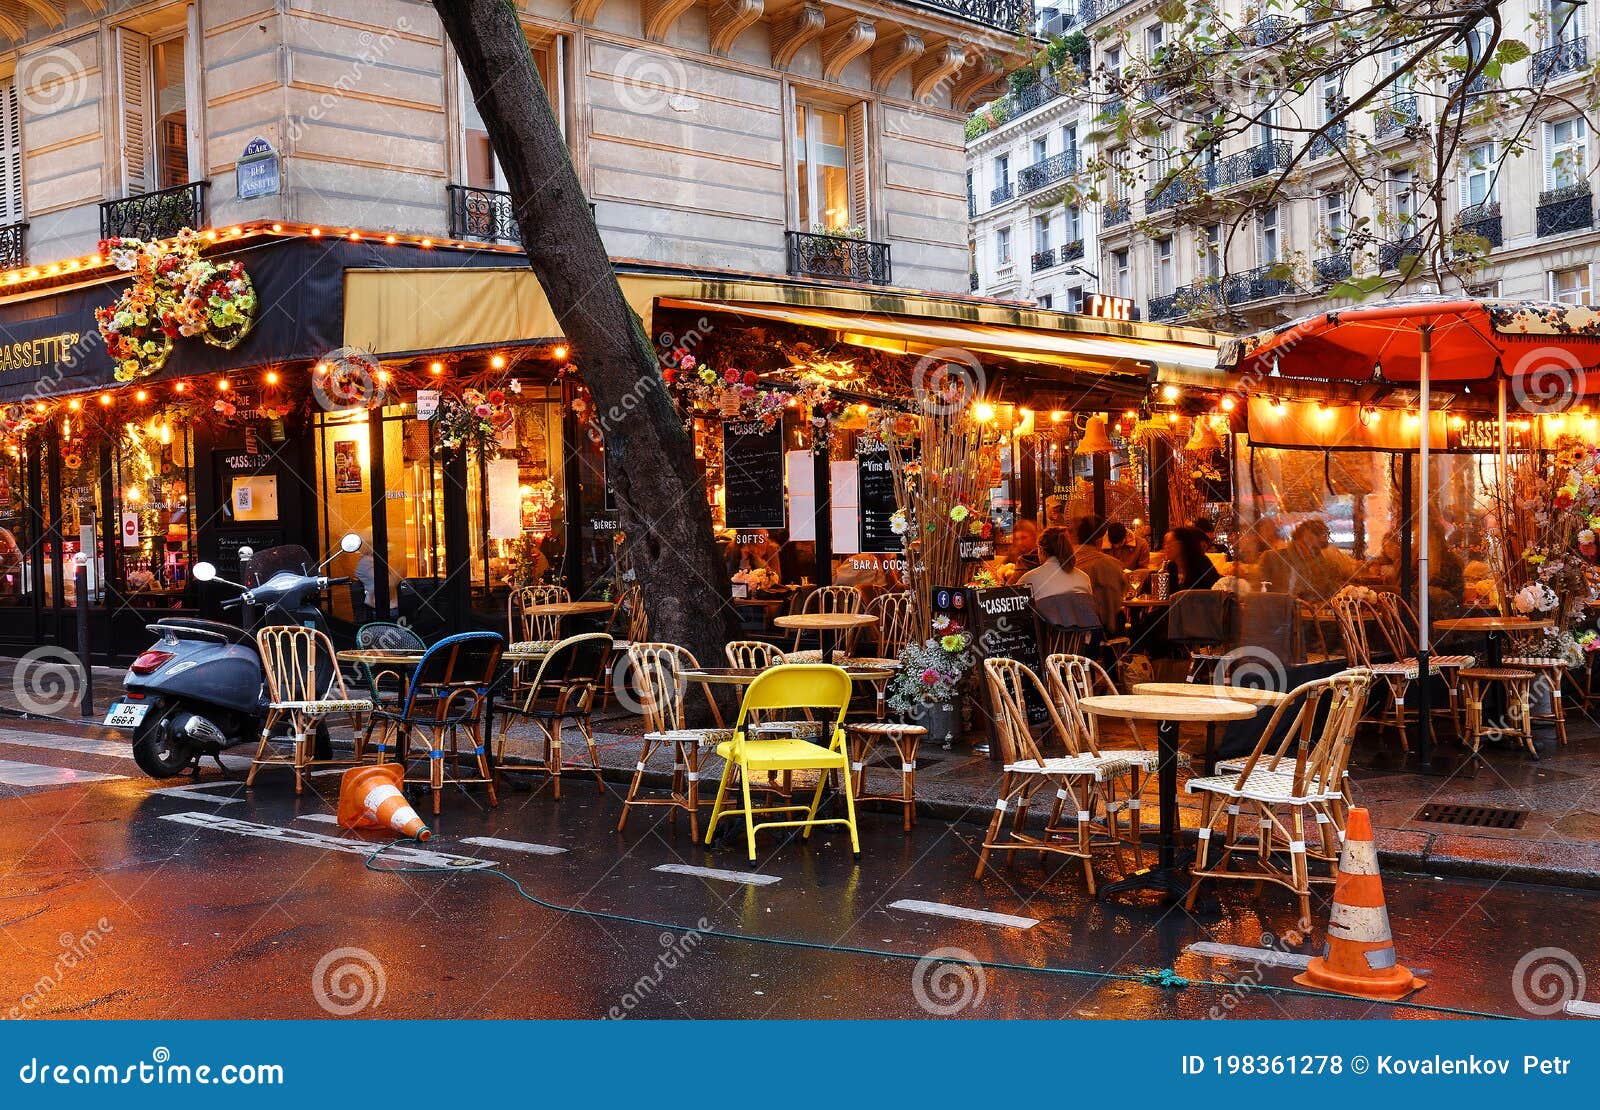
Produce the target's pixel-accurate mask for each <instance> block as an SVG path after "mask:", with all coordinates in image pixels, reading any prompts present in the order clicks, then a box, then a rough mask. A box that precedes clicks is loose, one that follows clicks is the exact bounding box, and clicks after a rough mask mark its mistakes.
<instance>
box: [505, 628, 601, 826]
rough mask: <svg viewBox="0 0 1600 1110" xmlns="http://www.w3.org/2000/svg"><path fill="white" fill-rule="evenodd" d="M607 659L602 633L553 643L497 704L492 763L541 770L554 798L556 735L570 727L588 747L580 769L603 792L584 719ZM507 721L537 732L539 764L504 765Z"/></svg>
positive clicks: (590, 728) (557, 790)
mask: <svg viewBox="0 0 1600 1110" xmlns="http://www.w3.org/2000/svg"><path fill="white" fill-rule="evenodd" d="M610 656H611V637H610V636H607V635H606V634H605V633H603V632H586V633H582V634H580V635H577V636H568V637H567V638H566V639H564V640H557V641H556V643H555V644H554V645H553V646H552V647H551V648H550V651H549V653H548V654H547V655H546V656H545V657H544V659H542V660H541V661H540V663H539V669H538V670H537V671H535V672H534V675H533V678H532V679H530V680H529V681H528V682H527V683H525V684H524V685H523V686H522V688H521V689H520V690H519V691H515V692H514V693H515V696H514V697H510V698H507V699H505V700H504V701H503V702H502V703H501V705H500V710H501V717H500V742H499V744H498V745H497V747H496V748H495V761H496V762H497V763H499V765H500V769H501V771H502V772H507V771H543V772H545V773H546V774H548V775H549V776H550V782H551V788H552V791H553V793H554V794H555V796H556V797H557V798H560V797H561V771H562V767H563V761H562V756H561V734H562V731H563V730H564V729H565V727H566V726H567V725H568V724H572V725H574V726H576V727H577V729H578V734H579V735H580V736H582V737H583V740H584V743H585V744H586V745H588V748H589V764H588V767H587V768H584V769H586V770H590V771H592V772H593V774H594V781H595V786H596V787H597V788H598V789H599V790H600V792H601V793H605V788H606V785H605V780H604V779H603V778H601V776H600V752H599V749H598V748H596V747H595V742H594V724H593V722H592V720H591V718H590V714H591V713H592V712H593V711H594V699H595V695H596V694H598V693H599V692H600V690H601V689H602V688H603V687H604V685H605V681H606V664H607V662H608V661H609V660H610ZM513 717H523V718H526V719H528V720H530V721H532V722H533V723H534V724H536V725H537V726H538V727H539V732H540V734H541V735H542V736H543V738H544V756H543V761H542V762H539V763H522V762H518V763H515V764H508V763H507V762H506V738H507V736H508V735H509V733H510V732H511V719H512V718H513Z"/></svg>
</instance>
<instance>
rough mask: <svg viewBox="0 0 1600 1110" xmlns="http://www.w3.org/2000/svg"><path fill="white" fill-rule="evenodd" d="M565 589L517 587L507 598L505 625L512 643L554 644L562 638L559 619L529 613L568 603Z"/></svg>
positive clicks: (562, 587) (561, 587)
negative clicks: (559, 603)
mask: <svg viewBox="0 0 1600 1110" xmlns="http://www.w3.org/2000/svg"><path fill="white" fill-rule="evenodd" d="M571 600H572V598H571V596H570V595H569V594H568V593H567V590H566V587H565V586H519V587H517V588H516V589H514V590H512V591H511V595H510V596H509V597H508V598H506V624H507V625H508V626H509V627H510V630H511V642H512V643H529V642H534V643H537V642H544V643H554V642H555V641H557V640H559V639H561V618H560V617H553V616H549V615H548V614H543V613H533V612H529V610H530V609H532V608H534V607H535V606H539V605H553V604H556V603H558V602H563V601H571Z"/></svg>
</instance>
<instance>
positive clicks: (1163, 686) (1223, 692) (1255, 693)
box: [1133, 682, 1289, 706]
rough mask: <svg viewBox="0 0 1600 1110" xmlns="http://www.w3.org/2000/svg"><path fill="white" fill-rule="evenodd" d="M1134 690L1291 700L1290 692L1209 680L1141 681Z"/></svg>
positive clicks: (1263, 701)
mask: <svg viewBox="0 0 1600 1110" xmlns="http://www.w3.org/2000/svg"><path fill="white" fill-rule="evenodd" d="M1133 692H1134V693H1135V694H1153V695H1157V696H1160V697H1173V698H1223V699H1225V700H1227V701H1242V702H1248V703H1249V704H1251V705H1267V706H1279V705H1282V704H1283V703H1284V702H1286V701H1288V700H1289V695H1288V694H1286V693H1283V692H1281V691H1278V690H1256V689H1252V688H1251V687H1249V686H1213V685H1211V684H1210V683H1209V682H1140V683H1137V684H1136V685H1135V686H1134V687H1133Z"/></svg>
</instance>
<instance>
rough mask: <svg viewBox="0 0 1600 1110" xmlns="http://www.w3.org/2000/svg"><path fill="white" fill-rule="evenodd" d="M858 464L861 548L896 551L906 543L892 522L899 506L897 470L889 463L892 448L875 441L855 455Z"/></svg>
mask: <svg viewBox="0 0 1600 1110" xmlns="http://www.w3.org/2000/svg"><path fill="white" fill-rule="evenodd" d="M856 462H857V463H858V465H859V473H860V478H859V482H860V485H859V486H858V496H859V497H860V500H861V550H862V551H874V552H897V551H900V550H901V549H902V548H903V547H904V546H905V544H904V541H903V539H902V537H900V536H897V535H895V533H894V528H893V527H892V521H893V519H894V514H895V510H896V509H897V508H898V507H899V506H898V504H897V503H896V501H895V493H894V470H893V468H892V467H891V466H890V464H889V449H888V448H887V447H884V446H883V445H881V444H873V445H872V446H871V447H870V449H868V450H865V451H862V452H861V453H859V454H858V455H857V456H856Z"/></svg>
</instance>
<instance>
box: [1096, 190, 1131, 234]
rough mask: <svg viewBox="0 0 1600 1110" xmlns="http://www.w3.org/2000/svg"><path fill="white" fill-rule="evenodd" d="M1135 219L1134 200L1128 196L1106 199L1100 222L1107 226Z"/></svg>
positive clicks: (1114, 225)
mask: <svg viewBox="0 0 1600 1110" xmlns="http://www.w3.org/2000/svg"><path fill="white" fill-rule="evenodd" d="M1131 219H1133V201H1131V200H1129V199H1128V198H1127V197H1113V198H1112V199H1111V200H1108V201H1106V205H1105V211H1104V212H1103V213H1102V215H1101V217H1100V222H1101V224H1102V225H1103V226H1105V227H1116V226H1118V225H1119V224H1125V223H1127V222H1128V221H1129V220H1131Z"/></svg>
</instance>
